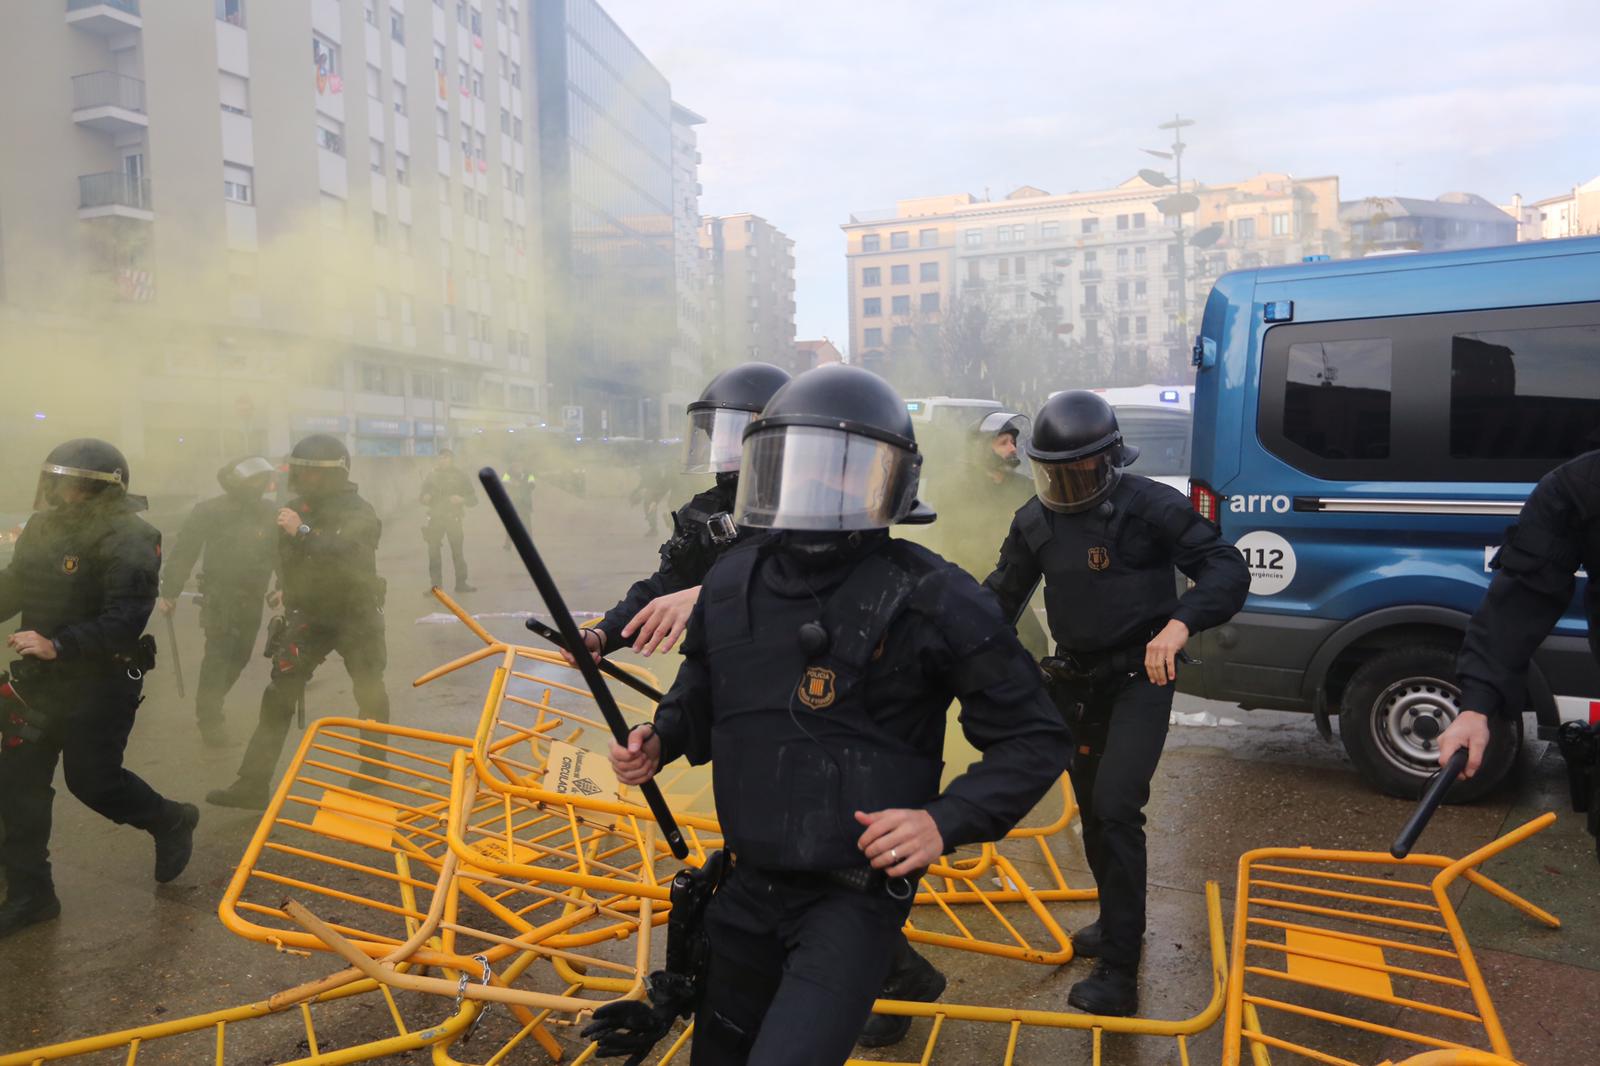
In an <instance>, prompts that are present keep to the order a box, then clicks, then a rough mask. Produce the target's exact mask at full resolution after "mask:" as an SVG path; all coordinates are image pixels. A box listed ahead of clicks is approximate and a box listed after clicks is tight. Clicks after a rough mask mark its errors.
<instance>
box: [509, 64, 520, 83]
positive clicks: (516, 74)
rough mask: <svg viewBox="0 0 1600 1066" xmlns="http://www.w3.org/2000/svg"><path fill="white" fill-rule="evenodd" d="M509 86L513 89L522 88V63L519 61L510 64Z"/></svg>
mask: <svg viewBox="0 0 1600 1066" xmlns="http://www.w3.org/2000/svg"><path fill="white" fill-rule="evenodd" d="M511 87H512V88H513V89H520V88H522V65H521V64H520V63H513V64H511Z"/></svg>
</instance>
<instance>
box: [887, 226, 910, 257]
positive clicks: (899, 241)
mask: <svg viewBox="0 0 1600 1066" xmlns="http://www.w3.org/2000/svg"><path fill="white" fill-rule="evenodd" d="M889 247H890V248H892V249H894V250H895V251H897V252H898V251H901V250H902V249H905V248H910V247H911V232H910V231H909V230H899V231H897V232H895V233H891V234H889Z"/></svg>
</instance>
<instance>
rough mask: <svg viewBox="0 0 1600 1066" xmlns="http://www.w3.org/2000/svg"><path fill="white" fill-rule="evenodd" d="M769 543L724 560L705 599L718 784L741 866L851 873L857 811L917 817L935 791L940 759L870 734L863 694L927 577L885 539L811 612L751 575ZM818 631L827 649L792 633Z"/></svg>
mask: <svg viewBox="0 0 1600 1066" xmlns="http://www.w3.org/2000/svg"><path fill="white" fill-rule="evenodd" d="M771 550H772V548H771V545H770V543H764V544H757V543H750V544H745V545H741V546H739V547H738V548H735V549H734V550H732V551H730V552H728V553H727V554H726V555H725V556H724V557H723V558H722V559H721V560H720V561H719V563H718V565H717V566H716V567H715V568H714V569H713V570H712V572H711V574H710V575H709V576H708V577H707V579H706V582H705V585H704V587H703V589H702V590H701V593H700V595H701V603H702V605H703V608H704V618H705V648H706V652H705V654H706V661H707V666H708V669H709V673H710V676H711V679H712V681H711V684H712V689H711V707H712V711H711V713H712V730H711V753H712V754H711V758H712V788H713V792H714V793H715V796H716V803H717V816H718V818H720V819H721V822H722V830H723V834H724V835H725V837H726V838H727V840H728V843H729V845H730V846H731V847H732V849H733V852H734V854H735V855H736V856H737V857H738V858H739V860H740V861H741V862H747V863H750V864H751V865H753V866H756V867H758V868H761V869H769V870H838V869H848V868H853V867H855V868H859V867H862V866H865V865H866V859H865V857H864V856H863V855H862V854H861V852H860V850H859V849H858V848H857V847H856V840H857V839H858V838H859V837H860V835H861V832H862V827H861V826H860V825H858V824H857V823H856V821H855V817H854V812H856V811H858V810H860V811H877V810H883V809H885V808H890V807H917V806H921V805H922V804H925V803H927V802H928V801H929V800H931V799H933V798H934V797H935V796H937V795H938V794H939V776H940V773H941V772H942V770H943V768H944V767H943V763H942V762H941V761H940V760H939V759H937V758H930V757H928V756H926V755H923V754H921V753H919V752H917V751H916V750H915V749H913V748H912V747H911V746H910V745H909V744H908V743H907V742H906V741H904V740H901V739H899V738H897V737H895V736H893V735H891V734H890V733H888V732H887V731H885V730H884V729H883V728H882V727H880V726H879V725H878V723H877V722H876V721H875V720H874V719H873V717H872V715H871V714H870V713H868V708H867V707H866V705H865V700H864V699H863V698H862V693H863V692H864V690H865V687H866V686H865V679H866V675H867V674H868V673H869V672H870V671H871V670H872V669H873V663H874V662H875V656H881V655H882V653H883V647H884V644H885V638H886V635H887V633H888V631H889V628H890V626H891V625H892V624H893V623H894V622H895V620H896V618H897V617H899V616H900V615H901V614H902V612H903V610H904V608H905V606H906V603H907V602H908V600H909V599H910V596H911V593H912V591H913V590H914V589H915V588H916V585H917V582H918V581H919V580H920V579H921V577H922V576H923V572H924V569H925V568H924V567H923V565H922V564H921V560H920V558H919V557H918V556H916V555H915V554H914V553H913V552H912V551H910V550H905V549H904V548H903V546H898V545H897V543H896V542H895V541H886V542H885V544H884V546H883V547H882V548H879V549H878V550H876V551H874V552H872V553H871V554H870V555H868V556H866V558H864V559H863V560H862V561H861V562H860V563H859V564H858V565H857V567H856V569H855V571H854V572H853V573H851V575H850V576H849V577H847V578H846V579H845V581H844V582H843V584H841V585H840V586H839V587H838V588H837V589H836V590H835V591H834V592H833V593H832V595H831V596H830V597H828V598H827V599H826V600H825V601H824V605H823V607H822V609H821V610H820V612H819V608H818V604H817V602H816V600H815V599H813V598H811V597H809V596H807V597H803V598H789V597H783V596H779V595H778V594H777V593H775V592H773V591H772V590H771V589H770V588H768V586H767V585H766V583H765V582H764V581H762V580H761V579H760V577H759V576H758V574H757V571H758V568H759V565H760V562H761V560H762V558H763V556H764V555H765V554H766V553H767V552H769V551H771ZM819 613H820V615H821V618H820V621H821V623H822V625H823V627H824V628H825V629H826V630H827V632H828V634H829V638H830V642H829V646H828V648H827V649H826V650H825V651H823V652H821V653H819V654H816V655H807V654H806V652H805V651H804V650H803V649H802V648H801V645H800V638H799V630H800V627H801V626H802V625H804V624H806V623H808V622H815V621H819V618H818V615H819Z"/></svg>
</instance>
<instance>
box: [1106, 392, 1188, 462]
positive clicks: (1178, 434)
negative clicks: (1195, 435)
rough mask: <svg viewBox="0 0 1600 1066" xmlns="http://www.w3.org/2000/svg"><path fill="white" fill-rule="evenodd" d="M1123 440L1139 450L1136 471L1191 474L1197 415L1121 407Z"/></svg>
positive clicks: (1156, 409)
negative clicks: (1195, 418)
mask: <svg viewBox="0 0 1600 1066" xmlns="http://www.w3.org/2000/svg"><path fill="white" fill-rule="evenodd" d="M1117 428H1118V429H1120V430H1121V431H1122V439H1123V440H1124V441H1126V442H1127V443H1129V444H1132V445H1134V446H1135V447H1137V448H1138V449H1139V458H1138V459H1137V460H1136V461H1135V463H1134V466H1133V472H1134V473H1135V474H1143V475H1144V476H1145V477H1188V476H1189V437H1190V435H1191V433H1192V431H1193V428H1194V418H1193V416H1192V415H1190V414H1189V412H1188V411H1167V410H1162V409H1160V408H1154V409H1152V408H1148V407H1144V408H1139V407H1118V408H1117Z"/></svg>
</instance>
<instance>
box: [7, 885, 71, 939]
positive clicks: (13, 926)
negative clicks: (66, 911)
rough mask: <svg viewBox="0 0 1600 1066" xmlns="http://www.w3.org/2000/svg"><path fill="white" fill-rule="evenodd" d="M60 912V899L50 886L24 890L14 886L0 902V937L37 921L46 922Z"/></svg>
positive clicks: (57, 915)
mask: <svg viewBox="0 0 1600 1066" xmlns="http://www.w3.org/2000/svg"><path fill="white" fill-rule="evenodd" d="M60 914H61V901H60V900H58V899H56V893H55V889H53V888H50V887H45V888H36V889H32V890H25V889H22V888H14V889H12V890H11V891H9V892H7V893H6V901H5V902H4V903H0V937H6V936H10V935H11V934H12V933H15V932H17V931H18V930H19V929H25V928H27V927H28V926H30V925H36V924H38V923H39V922H48V921H49V920H50V919H52V918H56V917H59V916H60Z"/></svg>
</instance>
